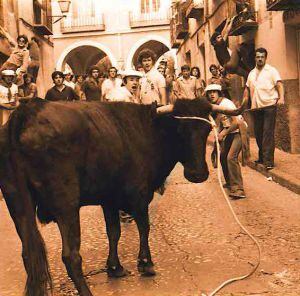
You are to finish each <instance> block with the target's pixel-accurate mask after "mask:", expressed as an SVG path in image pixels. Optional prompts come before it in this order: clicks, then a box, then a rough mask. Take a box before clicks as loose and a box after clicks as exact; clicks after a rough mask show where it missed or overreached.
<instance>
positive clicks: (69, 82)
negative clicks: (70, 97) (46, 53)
mask: <svg viewBox="0 0 300 296" xmlns="http://www.w3.org/2000/svg"><path fill="white" fill-rule="evenodd" d="M64 76H65V80H64V85H66V86H69V87H71V88H73V89H75V83H74V82H73V81H72V78H73V75H72V73H71V72H70V71H65V72H64Z"/></svg>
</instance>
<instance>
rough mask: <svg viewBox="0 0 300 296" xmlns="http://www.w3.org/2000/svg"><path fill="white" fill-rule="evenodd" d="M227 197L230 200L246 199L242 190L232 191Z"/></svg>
mask: <svg viewBox="0 0 300 296" xmlns="http://www.w3.org/2000/svg"><path fill="white" fill-rule="evenodd" d="M229 196H230V197H231V198H232V199H242V198H245V197H246V195H245V192H244V190H243V189H236V190H232V191H230V193H229Z"/></svg>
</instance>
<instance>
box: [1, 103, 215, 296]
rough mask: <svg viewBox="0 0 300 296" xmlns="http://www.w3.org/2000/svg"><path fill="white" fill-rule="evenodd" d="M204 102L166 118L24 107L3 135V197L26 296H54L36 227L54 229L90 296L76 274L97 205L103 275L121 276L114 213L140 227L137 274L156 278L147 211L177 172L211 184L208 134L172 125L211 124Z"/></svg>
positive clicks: (201, 128)
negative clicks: (105, 249) (82, 214)
mask: <svg viewBox="0 0 300 296" xmlns="http://www.w3.org/2000/svg"><path fill="white" fill-rule="evenodd" d="M212 108H213V106H212V105H211V104H210V103H208V102H207V101H206V99H196V100H178V101H177V102H176V103H175V105H174V109H173V111H172V112H169V113H168V114H157V112H156V108H155V107H154V106H153V105H152V106H151V105H146V106H144V105H136V104H131V103H121V102H120V103H104V104H103V103H82V102H81V103H58V102H55V103H50V102H45V101H42V100H34V101H33V102H30V103H28V104H26V105H23V106H20V107H19V108H17V110H15V112H14V113H13V114H12V116H11V118H10V120H9V122H8V124H7V125H6V126H4V127H3V128H2V129H1V130H0V149H1V158H0V187H1V190H2V193H3V195H4V198H5V201H6V204H7V207H8V209H9V212H10V215H11V217H12V219H13V221H14V223H15V227H16V230H17V232H18V235H19V237H20V239H21V241H22V257H23V262H24V266H25V269H26V272H27V282H26V295H30V296H44V295H47V293H48V292H47V291H48V288H49V287H50V288H51V287H52V285H51V277H50V273H49V268H48V262H47V257H46V250H45V246H44V242H43V239H42V237H41V235H40V232H39V231H38V228H37V222H36V214H37V216H38V218H39V220H40V221H41V222H42V223H49V222H51V221H54V222H56V223H57V224H58V227H59V230H60V233H61V236H62V242H63V250H62V259H63V262H64V263H65V266H66V269H67V272H68V275H69V276H70V278H71V279H72V280H73V282H74V284H75V286H76V288H77V290H78V291H79V293H80V295H84V296H87V295H92V294H91V292H90V290H89V288H88V286H87V284H86V281H85V279H84V277H83V272H82V260H81V256H80V254H79V248H80V221H79V209H80V207H81V206H85V205H101V206H102V208H103V212H104V217H105V221H106V229H107V235H108V239H109V255H108V258H107V272H108V275H109V276H112V277H121V276H124V275H126V272H127V271H126V269H124V268H123V267H122V265H121V264H120V261H119V258H118V253H117V245H118V241H119V238H120V233H121V231H120V220H119V213H118V211H119V210H120V209H122V210H125V211H126V212H129V213H131V214H132V215H133V216H134V219H135V221H136V224H137V227H138V231H139V236H140V250H139V255H138V270H139V272H140V273H141V274H144V275H154V274H155V271H154V267H153V263H152V260H151V254H150V248H149V244H148V236H149V219H148V205H149V203H150V202H151V200H152V198H153V193H154V191H155V190H156V189H158V188H159V187H160V186H161V185H162V184H163V182H164V180H165V179H166V177H167V176H168V175H169V174H170V172H171V171H172V169H173V168H174V166H175V164H176V163H177V162H181V163H182V164H183V166H184V175H185V177H186V178H187V179H188V180H190V181H191V182H203V181H205V180H206V179H207V178H208V169H207V164H206V161H205V149H206V140H207V136H208V134H209V132H210V130H211V128H210V125H209V124H208V123H207V122H204V121H197V120H180V119H178V118H175V117H174V116H179V117H180V116H198V117H202V118H206V119H207V118H208V115H209V113H210V112H211V111H212Z"/></svg>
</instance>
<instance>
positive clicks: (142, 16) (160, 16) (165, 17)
mask: <svg viewBox="0 0 300 296" xmlns="http://www.w3.org/2000/svg"><path fill="white" fill-rule="evenodd" d="M129 20H130V27H131V28H138V27H150V26H161V25H169V24H170V12H169V10H168V9H166V10H161V11H153V12H147V13H139V12H130V13H129Z"/></svg>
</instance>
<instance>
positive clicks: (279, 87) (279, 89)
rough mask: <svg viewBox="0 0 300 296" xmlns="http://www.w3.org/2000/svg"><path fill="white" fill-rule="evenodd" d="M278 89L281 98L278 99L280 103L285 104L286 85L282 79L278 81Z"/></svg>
mask: <svg viewBox="0 0 300 296" xmlns="http://www.w3.org/2000/svg"><path fill="white" fill-rule="evenodd" d="M276 89H277V91H278V94H279V98H278V100H277V104H278V105H283V104H284V87H283V83H282V81H277V83H276Z"/></svg>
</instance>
